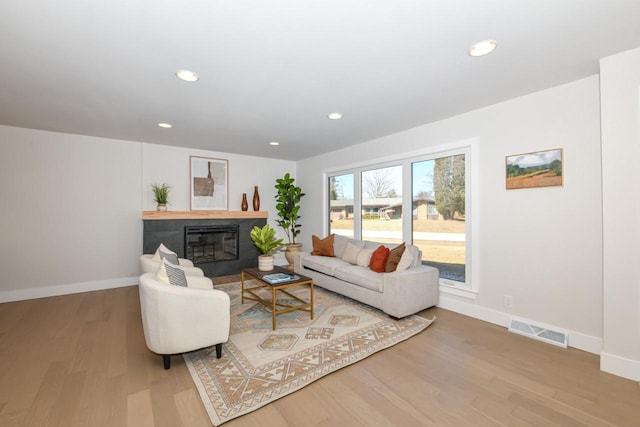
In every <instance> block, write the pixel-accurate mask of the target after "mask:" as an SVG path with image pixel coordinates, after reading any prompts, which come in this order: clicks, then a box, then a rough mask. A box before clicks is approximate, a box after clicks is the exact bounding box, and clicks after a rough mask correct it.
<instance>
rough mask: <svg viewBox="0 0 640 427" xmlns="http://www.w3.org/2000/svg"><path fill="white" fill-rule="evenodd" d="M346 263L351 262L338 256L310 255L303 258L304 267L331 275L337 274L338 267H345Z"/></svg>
mask: <svg viewBox="0 0 640 427" xmlns="http://www.w3.org/2000/svg"><path fill="white" fill-rule="evenodd" d="M346 265H350V264H349V263H348V262H345V261H343V260H341V259H340V258H337V257H326V256H319V255H309V256H305V257H303V258H302V266H303V267H306V268H310V269H312V270H315V271H319V272H320V273H324V274H328V275H329V276H334V275H335V269H336V268H339V267H344V266H346Z"/></svg>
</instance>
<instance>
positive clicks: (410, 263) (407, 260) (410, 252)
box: [396, 245, 422, 271]
mask: <svg viewBox="0 0 640 427" xmlns="http://www.w3.org/2000/svg"><path fill="white" fill-rule="evenodd" d="M419 254H420V250H419V249H418V248H417V247H416V246H413V245H407V247H406V249H405V251H404V253H403V254H402V257H401V258H400V261H399V262H398V266H397V267H396V271H404V270H406V269H407V268H411V267H417V266H418V265H420V264H422V260H421V259H420V256H419Z"/></svg>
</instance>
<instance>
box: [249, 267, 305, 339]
mask: <svg viewBox="0 0 640 427" xmlns="http://www.w3.org/2000/svg"><path fill="white" fill-rule="evenodd" d="M274 273H285V274H295V275H296V276H298V278H296V279H292V280H290V281H287V282H282V283H276V284H273V285H272V284H270V283H268V282H266V281H265V280H263V277H264V276H266V275H267V274H274ZM245 276H249V278H253V279H255V280H256V281H257V282H258V285H257V286H254V287H252V288H246V287H245V286H244V280H245ZM301 285H309V301H305V300H303V299H301V298H299V297H297V296H296V295H293V294H291V293H289V292H287V291H286V289H288V288H292V287H294V286H301ZM263 288H266V289H271V299H270V300H268V299H265V298H261V297H260V296H259V295H258V294H256V292H255V291H256V290H257V289H263ZM278 291H280V292H282V293H283V294H285V295H287V296H288V297H291V298H293V299H294V300H296V301H298V302H300V304H295V305H287V304H282V303H280V302H278V301H277V300H276V292H278ZM245 292H246V293H247V295H245ZM244 300H252V301H258V302H260V303H262V304H264V306H265V307H267V308H271V315H272V318H273V330H274V331H275V330H276V315H278V314H282V313H288V312H290V311H293V310H301V311H308V312H309V313H310V315H311V320H313V279H310V278H309V277H306V276H303V275H301V274H298V273H293V272H292V271H291V270H288V269H285V268H282V267H277V266H276V267H274V268H273V270H271V271H260V270H258V269H257V268H245V269H243V270H242V303H243V304H244Z"/></svg>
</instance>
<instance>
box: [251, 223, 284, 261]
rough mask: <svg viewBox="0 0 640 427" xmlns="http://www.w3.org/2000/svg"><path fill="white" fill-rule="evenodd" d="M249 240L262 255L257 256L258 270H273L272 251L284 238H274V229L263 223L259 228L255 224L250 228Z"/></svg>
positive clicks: (280, 244)
mask: <svg viewBox="0 0 640 427" xmlns="http://www.w3.org/2000/svg"><path fill="white" fill-rule="evenodd" d="M249 236H250V237H251V242H253V244H254V245H255V246H256V248H258V250H259V251H260V252H262V255H260V256H259V257H258V270H260V271H270V270H273V255H272V253H273V251H275V250H276V249H278V248H279V247H280V246H282V242H283V240H284V239H276V230H274V229H273V228H271V227H270V226H269V224H265V225H264V227H262V228H260V227H258V226H257V225H256V226H255V227H253V229H251V232H250V233H249Z"/></svg>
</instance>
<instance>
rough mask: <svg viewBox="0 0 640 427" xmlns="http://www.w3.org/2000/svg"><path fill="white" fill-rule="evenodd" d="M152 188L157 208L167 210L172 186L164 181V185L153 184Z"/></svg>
mask: <svg viewBox="0 0 640 427" xmlns="http://www.w3.org/2000/svg"><path fill="white" fill-rule="evenodd" d="M151 189H152V190H153V195H154V200H155V202H156V203H157V204H158V205H157V207H156V209H157V210H158V211H162V212H164V211H166V210H167V203H169V191H171V186H170V185H168V184H165V183H164V182H163V183H162V185H158V184H151Z"/></svg>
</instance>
